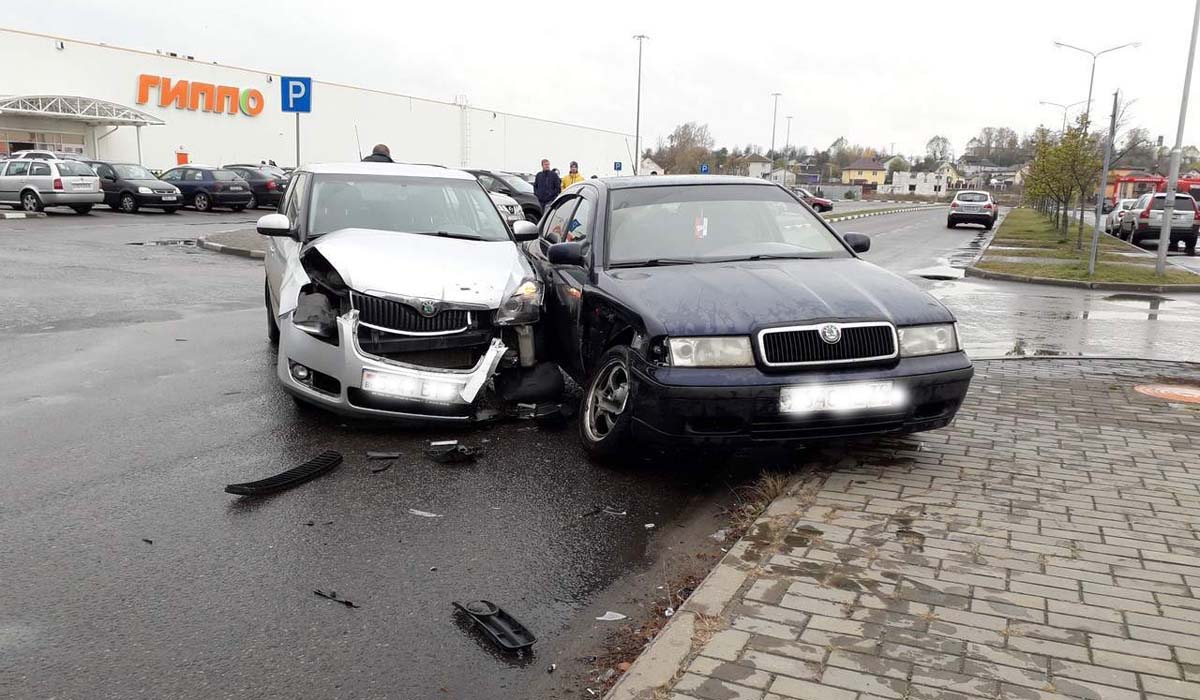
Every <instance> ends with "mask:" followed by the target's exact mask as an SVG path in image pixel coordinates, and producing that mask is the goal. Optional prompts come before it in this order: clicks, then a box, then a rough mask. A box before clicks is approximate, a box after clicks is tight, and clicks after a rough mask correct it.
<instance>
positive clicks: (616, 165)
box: [613, 160, 621, 173]
mask: <svg viewBox="0 0 1200 700" xmlns="http://www.w3.org/2000/svg"><path fill="white" fill-rule="evenodd" d="M613 172H617V173H619V172H621V161H619V160H614V161H613Z"/></svg>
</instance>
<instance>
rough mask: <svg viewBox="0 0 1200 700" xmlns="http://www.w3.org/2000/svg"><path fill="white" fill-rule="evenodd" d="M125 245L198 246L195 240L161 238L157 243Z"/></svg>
mask: <svg viewBox="0 0 1200 700" xmlns="http://www.w3.org/2000/svg"><path fill="white" fill-rule="evenodd" d="M125 245H161V246H191V247H193V248H194V247H195V246H196V239H195V238H160V239H158V240H157V241H133V242H131V243H126V244H125Z"/></svg>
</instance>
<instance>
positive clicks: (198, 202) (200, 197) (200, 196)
mask: <svg viewBox="0 0 1200 700" xmlns="http://www.w3.org/2000/svg"><path fill="white" fill-rule="evenodd" d="M192 206H194V207H196V211H209V210H210V209H212V200H211V199H209V198H208V194H207V193H205V192H197V193H196V196H195V197H194V198H193V199H192Z"/></svg>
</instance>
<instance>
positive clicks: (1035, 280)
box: [964, 265, 1200, 294]
mask: <svg viewBox="0 0 1200 700" xmlns="http://www.w3.org/2000/svg"><path fill="white" fill-rule="evenodd" d="M964 273H965V274H966V276H967V277H979V278H981V279H988V280H997V281H1000V282H1027V283H1029V284H1047V285H1051V286H1054V287H1074V288H1076V289H1104V290H1108V291H1113V292H1154V293H1158V294H1163V293H1166V292H1200V284H1135V283H1132V282H1086V281H1084V280H1060V279H1054V278H1052V277H1030V276H1028V275H1016V274H1013V273H1011V272H992V271H991V270H981V269H979V268H978V267H975V266H974V265H972V266H970V267H968V268H966V270H965V271H964Z"/></svg>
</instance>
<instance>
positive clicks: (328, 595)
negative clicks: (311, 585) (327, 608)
mask: <svg viewBox="0 0 1200 700" xmlns="http://www.w3.org/2000/svg"><path fill="white" fill-rule="evenodd" d="M313 593H315V594H317V595H319V596H321V597H322V598H324V599H326V600H332V601H333V602H335V603H341V604H342V605H345V606H346V607H347V608H360V607H362V606H361V605H359V604H358V603H354V602H351V601H349V600H346V599H345V598H339V597H338V594H337V591H323V590H321V589H319V588H318V589H316V590H315V591H313Z"/></svg>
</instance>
